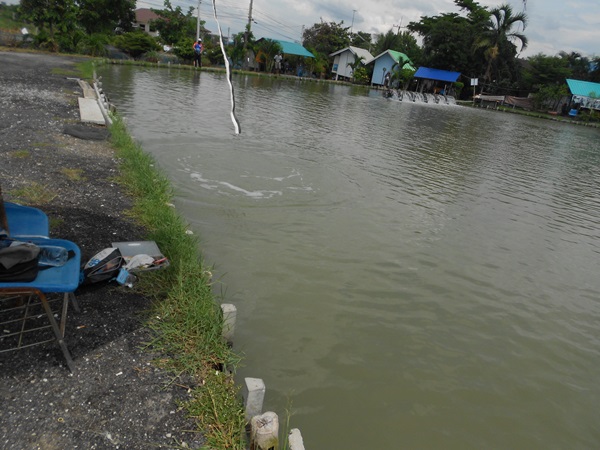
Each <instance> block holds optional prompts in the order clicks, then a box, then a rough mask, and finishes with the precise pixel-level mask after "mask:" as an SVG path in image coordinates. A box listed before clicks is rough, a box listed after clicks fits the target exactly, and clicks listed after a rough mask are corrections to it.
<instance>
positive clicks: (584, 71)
mask: <svg viewBox="0 0 600 450" xmlns="http://www.w3.org/2000/svg"><path fill="white" fill-rule="evenodd" d="M558 56H560V57H561V58H562V59H564V60H566V62H567V67H568V68H569V69H571V77H572V78H575V79H577V80H584V81H586V80H589V79H590V75H591V70H590V67H591V66H590V64H591V63H590V60H589V59H588V58H586V57H585V56H581V54H579V53H577V52H571V53H567V52H559V53H558Z"/></svg>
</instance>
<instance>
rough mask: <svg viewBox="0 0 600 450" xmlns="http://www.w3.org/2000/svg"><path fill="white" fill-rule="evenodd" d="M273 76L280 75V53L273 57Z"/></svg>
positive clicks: (281, 57) (281, 58)
mask: <svg viewBox="0 0 600 450" xmlns="http://www.w3.org/2000/svg"><path fill="white" fill-rule="evenodd" d="M273 59H274V60H275V74H276V75H279V74H280V73H281V61H282V60H283V56H281V52H277V54H276V55H275V58H273Z"/></svg>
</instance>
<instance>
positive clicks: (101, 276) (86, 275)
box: [81, 247, 123, 285]
mask: <svg viewBox="0 0 600 450" xmlns="http://www.w3.org/2000/svg"><path fill="white" fill-rule="evenodd" d="M122 265H123V256H122V255H121V252H120V250H119V249H118V248H112V247H109V248H105V249H104V250H102V251H100V252H98V253H96V254H95V255H94V256H93V257H92V258H91V259H90V260H89V261H88V262H87V263H86V264H85V266H83V270H82V271H81V278H82V284H83V285H88V284H94V283H98V282H99V281H110V280H112V279H113V278H116V277H117V275H118V274H119V269H120V268H121V266H122Z"/></svg>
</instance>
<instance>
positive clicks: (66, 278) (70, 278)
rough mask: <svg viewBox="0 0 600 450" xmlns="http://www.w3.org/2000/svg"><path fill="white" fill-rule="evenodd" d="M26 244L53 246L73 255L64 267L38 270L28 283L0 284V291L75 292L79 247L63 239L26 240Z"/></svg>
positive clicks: (78, 268)
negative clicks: (18, 288)
mask: <svg viewBox="0 0 600 450" xmlns="http://www.w3.org/2000/svg"><path fill="white" fill-rule="evenodd" d="M27 242H33V243H34V244H37V245H54V246H57V247H63V248H65V249H67V251H69V250H72V251H73V252H74V253H75V255H74V256H73V257H72V258H70V259H69V260H68V261H67V262H66V264H65V265H64V266H60V267H50V268H48V269H44V270H40V271H39V273H38V275H37V277H36V279H35V280H33V281H30V282H28V283H25V282H3V283H2V282H0V289H3V288H5V289H6V288H15V287H23V288H31V289H38V290H39V291H41V292H46V293H49V292H61V293H62V292H75V290H76V289H77V287H78V286H79V273H80V265H81V250H79V247H78V246H77V245H76V244H75V243H73V242H71V241H66V240H64V239H44V238H27Z"/></svg>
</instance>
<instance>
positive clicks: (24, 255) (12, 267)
mask: <svg viewBox="0 0 600 450" xmlns="http://www.w3.org/2000/svg"><path fill="white" fill-rule="evenodd" d="M39 255H40V249H39V247H38V246H36V245H34V244H29V243H25V244H21V245H10V246H8V247H3V248H0V281H2V282H13V281H24V282H29V281H33V280H35V278H36V277H37V274H38V272H39V267H38V260H39V257H40V256H39Z"/></svg>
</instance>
